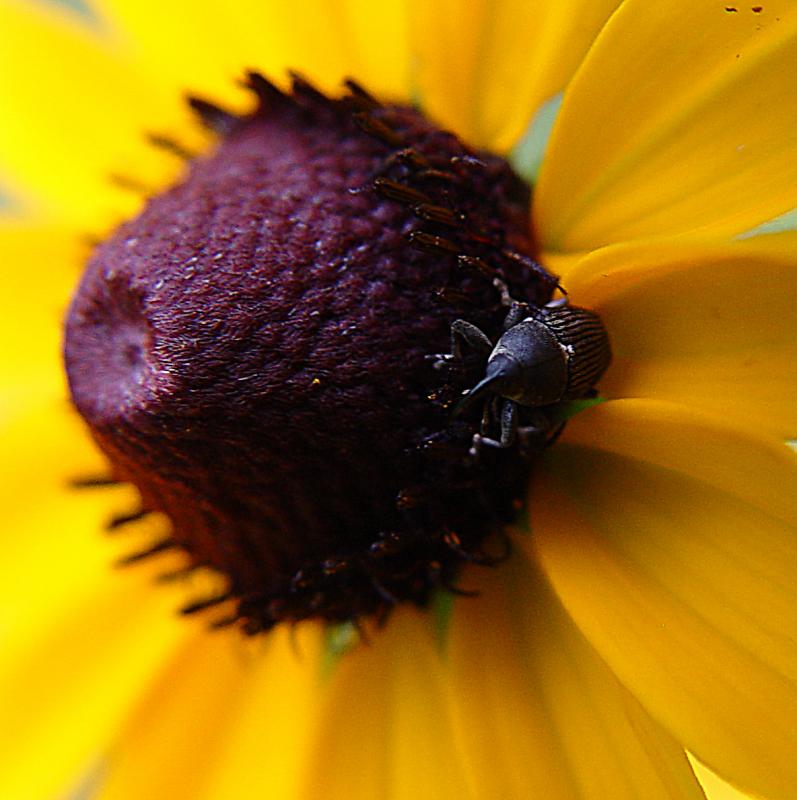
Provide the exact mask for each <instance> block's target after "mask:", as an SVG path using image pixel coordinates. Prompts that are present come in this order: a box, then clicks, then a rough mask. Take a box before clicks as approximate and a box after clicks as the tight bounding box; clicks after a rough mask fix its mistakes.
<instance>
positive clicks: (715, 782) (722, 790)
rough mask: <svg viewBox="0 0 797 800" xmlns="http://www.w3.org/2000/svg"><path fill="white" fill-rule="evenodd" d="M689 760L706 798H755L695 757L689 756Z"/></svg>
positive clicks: (710, 799) (721, 799)
mask: <svg viewBox="0 0 797 800" xmlns="http://www.w3.org/2000/svg"><path fill="white" fill-rule="evenodd" d="M689 762H690V763H691V764H692V769H693V770H694V771H695V775H697V777H698V780H699V781H700V785H701V786H702V787H703V791H704V792H705V793H706V798H707V800H756V798H754V797H753V796H752V795H749V794H746V793H744V792H742V791H740V790H739V789H736V788H734V787H733V786H731V785H730V784H729V783H728V782H727V781H724V780H722V778H720V777H719V776H718V775H716V774H715V773H714V772H712V771H711V770H710V769H709V768H708V767H705V766H703V764H701V763H700V762H699V761H698V760H697V759H696V758H694V757H692V756H690V758H689Z"/></svg>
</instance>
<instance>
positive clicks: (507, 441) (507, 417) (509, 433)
mask: <svg viewBox="0 0 797 800" xmlns="http://www.w3.org/2000/svg"><path fill="white" fill-rule="evenodd" d="M517 429H518V422H517V403H515V402H514V401H513V400H504V403H503V406H502V408H501V441H500V444H501V447H511V446H512V445H513V444H514V442H515V435H516V434H517Z"/></svg>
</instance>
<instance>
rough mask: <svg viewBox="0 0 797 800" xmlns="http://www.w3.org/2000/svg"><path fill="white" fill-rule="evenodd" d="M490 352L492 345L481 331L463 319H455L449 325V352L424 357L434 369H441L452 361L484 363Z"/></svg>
mask: <svg viewBox="0 0 797 800" xmlns="http://www.w3.org/2000/svg"><path fill="white" fill-rule="evenodd" d="M467 351H470V352H467ZM492 351H493V344H492V342H491V341H490V340H489V339H488V338H487V335H486V334H485V333H484V332H483V331H481V330H480V329H479V328H477V327H476V326H475V325H473V324H471V323H470V322H466V321H465V320H464V319H457V320H454V322H452V323H451V352H450V353H434V354H433V355H428V356H426V359H427V361H431V362H432V363H433V366H434V367H435V369H443V368H444V367H446V366H448V365H449V364H451V362H453V361H458V362H460V363H466V362H475V361H486V360H487V359H488V358H489V357H490V353H492Z"/></svg>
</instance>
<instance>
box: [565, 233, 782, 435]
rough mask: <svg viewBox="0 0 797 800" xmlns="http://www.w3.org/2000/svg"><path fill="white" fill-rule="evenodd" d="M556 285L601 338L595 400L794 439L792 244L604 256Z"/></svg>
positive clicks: (772, 239)
mask: <svg viewBox="0 0 797 800" xmlns="http://www.w3.org/2000/svg"><path fill="white" fill-rule="evenodd" d="M776 243H777V244H779V246H778V247H776ZM563 280H564V285H565V286H566V287H567V289H568V291H569V292H570V293H571V296H572V298H573V302H574V303H577V304H579V303H581V304H584V305H586V306H588V307H589V308H592V309H594V310H595V311H597V312H598V313H599V314H600V316H601V318H602V319H603V321H604V323H605V325H606V327H607V329H608V331H609V333H610V335H611V339H612V349H613V353H614V360H613V363H612V366H611V368H610V369H609V372H608V373H607V375H606V376H605V378H604V379H603V380H602V381H601V383H600V391H601V393H602V394H603V395H605V396H607V397H651V398H659V399H664V400H673V401H676V402H678V403H682V404H684V405H687V406H690V407H694V408H702V409H705V410H708V411H712V412H715V413H716V414H718V415H721V416H725V417H728V416H730V415H733V416H736V417H738V418H739V424H740V425H746V426H755V427H757V428H759V429H762V430H767V431H770V432H772V433H773V434H775V435H777V436H779V437H780V438H782V439H788V438H795V437H797V402H795V398H797V236H795V235H794V234H786V235H781V236H768V237H758V239H753V240H750V241H747V242H738V243H734V244H733V245H725V246H713V247H712V246H709V247H707V246H704V245H693V246H690V247H678V246H665V245H661V244H658V245H653V244H646V245H638V246H635V245H629V246H617V247H611V248H605V249H603V250H600V251H598V252H596V253H594V254H593V255H592V256H590V257H588V258H585V259H584V260H583V261H581V263H579V265H578V266H576V267H575V268H574V269H573V270H571V271H570V273H569V274H568V275H566V277H565V278H564V279H563Z"/></svg>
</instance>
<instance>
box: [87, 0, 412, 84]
mask: <svg viewBox="0 0 797 800" xmlns="http://www.w3.org/2000/svg"><path fill="white" fill-rule="evenodd" d="M94 6H95V7H96V8H97V10H98V12H99V13H100V14H101V15H102V16H104V17H105V18H107V19H108V20H109V22H110V23H111V24H112V25H114V26H115V27H116V29H117V30H118V32H119V35H120V37H121V38H122V40H123V41H126V42H127V44H128V46H129V48H130V50H131V52H133V53H134V54H135V56H136V57H137V58H138V59H139V60H140V62H141V64H142V68H144V69H147V70H149V71H151V72H152V73H153V77H157V76H161V79H162V80H163V81H165V82H166V83H167V84H168V85H169V86H171V87H172V88H173V91H175V92H178V93H179V92H181V91H185V90H189V89H190V90H191V91H193V92H198V93H200V94H202V95H205V96H207V95H210V96H212V97H215V98H218V99H221V100H224V99H229V100H236V99H237V100H240V93H239V92H236V88H235V84H236V82H237V81H238V79H240V78H241V77H242V76H243V73H244V71H245V70H246V69H259V70H261V71H263V72H264V73H265V74H267V75H268V76H269V77H271V78H273V79H275V80H278V81H282V80H284V78H285V73H286V70H288V69H294V70H298V71H300V72H302V73H303V74H305V75H307V76H308V77H310V78H311V79H312V80H314V81H316V82H318V83H319V84H320V85H321V86H322V87H323V88H324V89H326V90H338V89H339V87H340V82H341V80H342V78H344V77H346V76H347V75H354V76H356V77H358V78H359V79H360V80H362V81H363V82H365V83H366V84H367V85H368V86H370V87H372V88H373V89H374V90H376V91H379V92H386V93H388V94H390V95H397V96H401V97H406V95H407V76H406V69H407V55H406V48H407V37H406V21H405V16H404V12H403V4H402V3H401V2H398V0H387V2H383V3H379V4H378V5H375V4H373V3H366V2H364V0H345V2H341V3H329V2H326V0H303V2H301V3H283V2H276V0H270V1H269V2H263V0H233V1H232V2H229V3H226V4H225V6H224V8H223V10H222V9H221V8H220V7H219V5H218V4H217V3H214V2H208V1H207V0H204V1H202V2H190V0H177V1H176V2H170V3H169V4H167V5H164V4H163V3H157V2H155V1H154V0H140V2H136V0H96V2H95V3H94ZM153 19H157V24H153Z"/></svg>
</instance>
